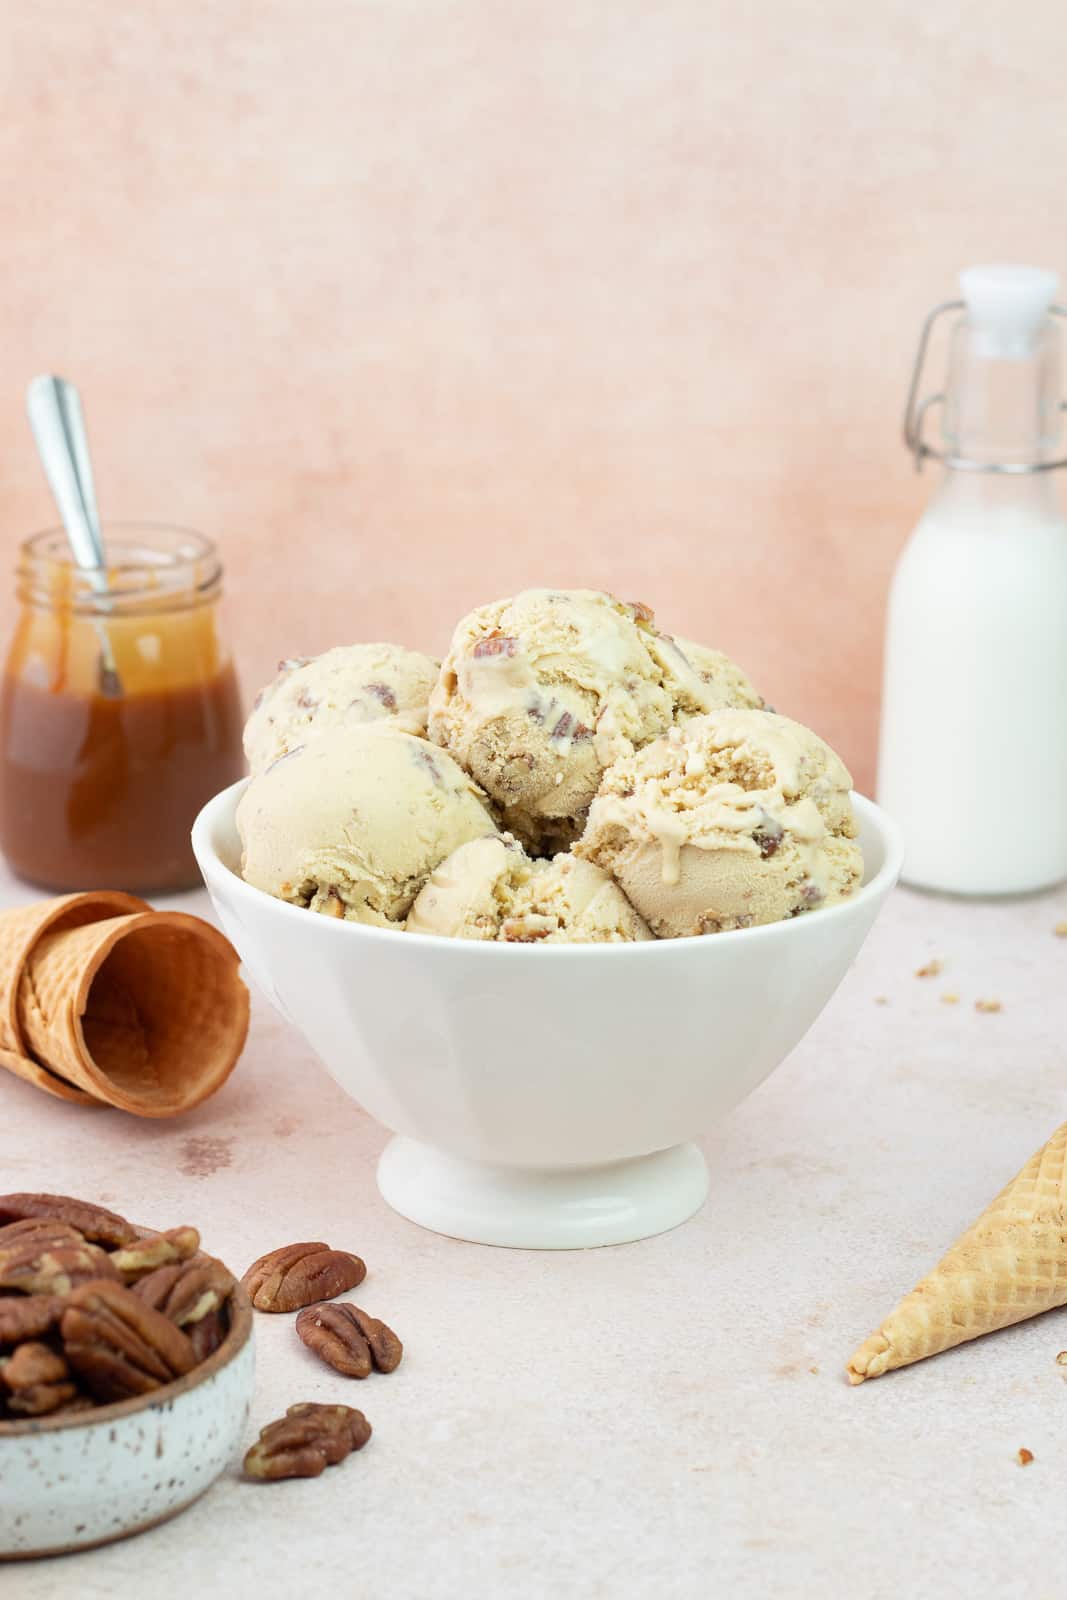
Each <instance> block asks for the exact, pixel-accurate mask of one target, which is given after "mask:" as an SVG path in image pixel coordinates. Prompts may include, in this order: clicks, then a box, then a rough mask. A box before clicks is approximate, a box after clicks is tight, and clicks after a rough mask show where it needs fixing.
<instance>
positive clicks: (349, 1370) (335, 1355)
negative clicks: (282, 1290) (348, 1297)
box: [296, 1301, 404, 1378]
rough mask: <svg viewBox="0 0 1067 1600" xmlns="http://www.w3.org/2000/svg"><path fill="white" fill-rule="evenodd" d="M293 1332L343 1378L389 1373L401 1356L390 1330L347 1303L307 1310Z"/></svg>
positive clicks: (398, 1344) (400, 1345)
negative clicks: (342, 1375)
mask: <svg viewBox="0 0 1067 1600" xmlns="http://www.w3.org/2000/svg"><path fill="white" fill-rule="evenodd" d="M296 1331H297V1333H298V1334H299V1335H300V1337H301V1339H303V1341H304V1343H305V1344H306V1345H307V1347H308V1349H309V1350H314V1352H315V1354H316V1355H317V1356H318V1357H319V1359H320V1360H321V1361H325V1362H326V1364H327V1366H330V1367H333V1368H334V1370H335V1371H336V1372H340V1373H343V1374H344V1376H345V1377H346V1378H366V1377H369V1376H370V1373H371V1371H372V1370H377V1371H378V1372H392V1371H393V1370H394V1368H396V1367H398V1366H399V1365H400V1358H401V1356H402V1355H403V1354H404V1346H403V1345H402V1344H401V1343H400V1340H399V1339H398V1338H397V1336H396V1334H395V1333H394V1332H393V1330H392V1328H388V1327H386V1325H385V1323H384V1322H379V1321H378V1320H377V1318H376V1317H372V1316H368V1314H367V1312H366V1311H361V1310H360V1308H359V1306H353V1305H350V1304H348V1302H347V1301H345V1302H343V1303H342V1304H341V1305H325V1306H308V1307H307V1308H306V1309H305V1310H303V1311H301V1313H300V1315H299V1316H298V1317H297V1319H296Z"/></svg>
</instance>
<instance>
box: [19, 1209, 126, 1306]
mask: <svg viewBox="0 0 1067 1600" xmlns="http://www.w3.org/2000/svg"><path fill="white" fill-rule="evenodd" d="M5 1231H6V1230H5ZM118 1276H119V1275H118V1272H117V1270H116V1269H115V1267H114V1265H113V1264H112V1261H111V1257H110V1256H109V1255H108V1253H107V1251H106V1250H101V1248H100V1246H99V1245H96V1244H88V1243H87V1242H86V1241H85V1240H84V1239H82V1238H81V1237H80V1236H79V1235H78V1234H77V1233H75V1232H74V1231H73V1229H69V1228H67V1227H66V1225H65V1224H63V1223H59V1224H55V1225H52V1224H48V1223H43V1224H41V1225H40V1226H39V1227H27V1228H26V1229H25V1230H24V1231H22V1232H20V1233H18V1234H17V1235H16V1236H15V1237H14V1238H12V1237H10V1235H9V1237H8V1239H7V1241H6V1242H4V1241H0V1289H17V1290H18V1291H19V1292H20V1293H21V1294H59V1295H64V1294H70V1292H71V1290H72V1289H74V1288H76V1287H77V1285H78V1284H79V1283H87V1282H88V1281H89V1280H90V1279H92V1278H114V1279H115V1280H116V1282H117V1281H118Z"/></svg>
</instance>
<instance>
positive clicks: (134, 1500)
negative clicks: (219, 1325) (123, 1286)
mask: <svg viewBox="0 0 1067 1600" xmlns="http://www.w3.org/2000/svg"><path fill="white" fill-rule="evenodd" d="M230 1319H231V1320H230V1331H229V1333H228V1334H227V1336H226V1339H225V1341H224V1342H223V1344H222V1345H221V1346H220V1347H219V1349H218V1350H216V1351H215V1354H214V1355H213V1356H209V1357H208V1359H207V1360H206V1361H204V1362H203V1363H201V1365H200V1366H199V1367H197V1368H195V1370H194V1371H192V1372H190V1373H188V1374H187V1376H186V1377H184V1378H179V1379H178V1380H177V1382H176V1383H169V1384H167V1385H166V1387H165V1388H162V1389H156V1390H154V1391H153V1392H152V1393H151V1394H146V1395H139V1396H138V1397H137V1398H136V1399H135V1400H120V1401H118V1402H117V1403H116V1404H115V1405H110V1406H99V1407H98V1408H97V1409H96V1410H95V1411H80V1412H75V1413H74V1415H73V1416H70V1417H40V1418H32V1419H28V1420H26V1421H25V1422H0V1560H9V1561H10V1560H17V1559H19V1558H22V1559H25V1558H27V1557H30V1556H45V1555H61V1554H63V1553H64V1552H65V1551H69V1550H82V1549H84V1548H85V1547H86V1546H88V1545H94V1544H107V1543H108V1542H109V1541H111V1540H112V1539H126V1538H128V1537H129V1536H130V1535H131V1534H134V1533H143V1532H144V1530H145V1529H146V1528H153V1527H155V1525H156V1524H157V1523H159V1522H165V1521H166V1520H167V1518H168V1517H173V1516H175V1515H176V1514H177V1513H178V1512H179V1511H184V1510H185V1508H186V1506H190V1505H192V1503H193V1501H194V1500H197V1499H199V1497H200V1496H201V1495H202V1494H203V1493H204V1491H205V1490H206V1489H209V1488H210V1487H211V1485H212V1484H213V1483H214V1481H215V1479H216V1478H217V1477H218V1476H219V1474H220V1473H221V1472H222V1471H223V1470H224V1468H225V1467H226V1466H228V1464H229V1463H230V1461H231V1460H232V1459H233V1457H234V1455H235V1454H236V1452H237V1449H238V1446H239V1444H240V1442H241V1436H242V1434H243V1432H244V1429H245V1426H246V1424H247V1421H248V1411H249V1406H250V1405H251V1402H252V1388H253V1384H254V1381H255V1360H254V1352H253V1347H252V1307H251V1305H250V1304H249V1300H248V1296H247V1295H246V1294H245V1292H244V1290H243V1289H242V1288H241V1287H240V1286H239V1285H238V1287H237V1288H236V1289H235V1290H234V1293H233V1297H232V1299H231V1301H230Z"/></svg>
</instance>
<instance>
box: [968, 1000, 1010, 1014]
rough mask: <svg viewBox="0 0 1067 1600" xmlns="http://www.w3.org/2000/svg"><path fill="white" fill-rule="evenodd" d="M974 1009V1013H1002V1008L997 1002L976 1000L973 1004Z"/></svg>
mask: <svg viewBox="0 0 1067 1600" xmlns="http://www.w3.org/2000/svg"><path fill="white" fill-rule="evenodd" d="M974 1009H975V1010H976V1011H986V1012H991V1011H1003V1009H1004V1007H1003V1006H1002V1005H1001V1003H1000V1001H999V1000H976V1001H975V1002H974Z"/></svg>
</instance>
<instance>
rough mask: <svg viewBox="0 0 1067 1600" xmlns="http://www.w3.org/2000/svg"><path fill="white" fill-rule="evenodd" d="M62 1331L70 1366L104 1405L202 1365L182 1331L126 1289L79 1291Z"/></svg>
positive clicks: (110, 1286)
mask: <svg viewBox="0 0 1067 1600" xmlns="http://www.w3.org/2000/svg"><path fill="white" fill-rule="evenodd" d="M60 1331H61V1332H62V1335H63V1349H64V1352H65V1354H66V1357H67V1360H68V1361H69V1362H70V1365H71V1366H72V1367H73V1368H74V1371H75V1372H76V1373H77V1374H78V1376H79V1377H80V1378H81V1379H82V1381H83V1383H84V1384H85V1387H86V1388H87V1389H88V1390H90V1392H91V1393H92V1394H93V1395H94V1396H95V1397H96V1399H97V1400H101V1401H104V1402H107V1401H109V1400H125V1399H126V1398H127V1397H128V1396H130V1395H136V1394H147V1393H148V1391H149V1390H150V1389H158V1388H160V1387H161V1386H162V1385H163V1384H165V1383H171V1382H172V1381H173V1380H174V1379H175V1378H179V1377H181V1376H182V1374H183V1373H186V1372H189V1371H190V1370H191V1369H192V1368H193V1367H195V1365H196V1355H195V1353H194V1351H193V1347H192V1345H191V1344H190V1342H189V1340H188V1339H187V1338H186V1336H185V1334H184V1333H183V1332H182V1331H181V1329H180V1328H176V1327H175V1326H174V1323H173V1322H171V1321H170V1319H169V1317H165V1316H163V1314H162V1312H159V1311H156V1310H154V1309H153V1307H152V1306H149V1305H146V1304H145V1302H144V1301H143V1300H141V1299H140V1298H139V1297H138V1296H137V1295H135V1294H134V1292H133V1290H132V1289H127V1288H126V1286H125V1284H122V1283H108V1282H95V1283H85V1284H83V1285H82V1286H81V1288H79V1289H75V1291H74V1293H73V1294H72V1295H71V1297H70V1299H69V1301H68V1302H67V1309H66V1310H65V1311H64V1313H63V1318H62V1321H61V1322H60Z"/></svg>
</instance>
